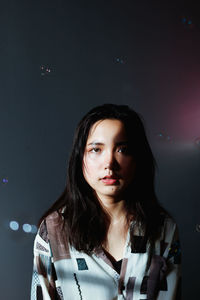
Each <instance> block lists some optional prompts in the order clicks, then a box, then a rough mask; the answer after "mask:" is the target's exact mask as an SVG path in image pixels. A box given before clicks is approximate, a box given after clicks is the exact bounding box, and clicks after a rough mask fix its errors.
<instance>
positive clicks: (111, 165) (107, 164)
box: [105, 152, 116, 169]
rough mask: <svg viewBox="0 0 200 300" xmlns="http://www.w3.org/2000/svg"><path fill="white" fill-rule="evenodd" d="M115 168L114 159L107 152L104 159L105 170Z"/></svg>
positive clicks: (112, 154)
mask: <svg viewBox="0 0 200 300" xmlns="http://www.w3.org/2000/svg"><path fill="white" fill-rule="evenodd" d="M114 167H116V159H115V156H114V153H112V152H109V153H107V155H106V157H105V169H113V168H114Z"/></svg>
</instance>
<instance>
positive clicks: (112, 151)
mask: <svg viewBox="0 0 200 300" xmlns="http://www.w3.org/2000/svg"><path fill="white" fill-rule="evenodd" d="M135 167H136V166H135V161H134V158H133V155H132V154H131V153H130V151H129V149H128V140H127V135H126V131H125V128H124V124H123V123H122V122H121V121H120V120H116V119H106V120H100V121H98V122H96V123H95V124H94V125H93V126H92V128H91V129H90V132H89V136H88V139H87V142H86V147H85V152H84V157H83V175H84V177H85V180H86V181H87V183H88V184H89V185H90V186H91V187H92V189H93V190H94V191H95V192H96V195H97V196H98V198H100V199H101V200H103V199H104V198H112V199H120V198H122V197H123V191H124V190H125V189H126V187H127V186H128V185H129V183H130V182H131V181H132V180H133V178H134V174H135Z"/></svg>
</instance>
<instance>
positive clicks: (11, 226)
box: [9, 221, 19, 231]
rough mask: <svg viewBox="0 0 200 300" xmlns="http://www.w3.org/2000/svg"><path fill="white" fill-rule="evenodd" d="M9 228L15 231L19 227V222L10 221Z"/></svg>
mask: <svg viewBox="0 0 200 300" xmlns="http://www.w3.org/2000/svg"><path fill="white" fill-rule="evenodd" d="M9 226H10V229H12V230H14V231H17V230H18V229H19V223H18V222H17V221H10V224H9Z"/></svg>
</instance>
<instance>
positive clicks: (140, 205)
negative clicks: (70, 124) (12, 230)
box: [31, 104, 180, 300]
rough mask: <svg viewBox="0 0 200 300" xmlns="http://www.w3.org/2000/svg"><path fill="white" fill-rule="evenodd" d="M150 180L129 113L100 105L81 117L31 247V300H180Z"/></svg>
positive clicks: (172, 230)
mask: <svg viewBox="0 0 200 300" xmlns="http://www.w3.org/2000/svg"><path fill="white" fill-rule="evenodd" d="M154 175H155V160H154V157H153V154H152V151H151V149H150V146H149V143H148V141H147V138H146V134H145V130H144V126H143V123H142V121H141V117H139V115H138V114H137V113H136V112H135V111H133V110H132V109H130V108H129V107H128V106H125V105H114V104H105V105H102V106H98V107H95V108H94V109H92V110H91V111H89V112H88V113H87V114H86V116H85V117H83V119H82V120H81V121H80V123H79V125H78V127H77V129H76V132H75V137H74V142H73V147H72V152H71V157H70V160H69V165H68V173H67V184H66V187H65V190H64V192H63V194H62V195H61V196H60V198H59V199H58V200H57V202H56V203H55V204H54V205H53V206H52V207H51V208H50V209H49V211H48V212H47V213H46V214H45V215H44V216H43V218H42V219H41V222H40V227H39V230H38V233H37V236H36V239H35V243H34V270H33V279H32V290H31V300H35V299H37V300H38V299H45V300H48V299H65V300H79V299H83V300H94V299H95V300H114V299H115V300H116V299H118V300H120V299H126V300H142V299H148V300H175V299H180V284H179V283H180V245H179V239H178V231H177V226H176V223H175V222H174V221H173V220H172V218H171V217H170V216H169V214H168V213H167V212H166V211H165V210H164V209H163V208H162V207H161V206H160V205H159V203H158V201H157V198H156V195H155V190H154Z"/></svg>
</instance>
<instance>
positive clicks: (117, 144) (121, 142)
mask: <svg viewBox="0 0 200 300" xmlns="http://www.w3.org/2000/svg"><path fill="white" fill-rule="evenodd" d="M90 145H93V146H96V145H98V146H101V145H105V144H104V143H101V142H96V141H94V142H91V143H89V144H88V146H90ZM121 145H128V141H120V142H117V143H116V146H121Z"/></svg>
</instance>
